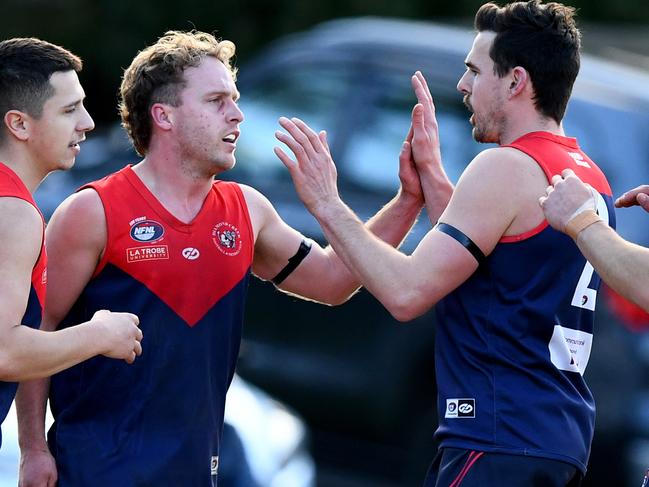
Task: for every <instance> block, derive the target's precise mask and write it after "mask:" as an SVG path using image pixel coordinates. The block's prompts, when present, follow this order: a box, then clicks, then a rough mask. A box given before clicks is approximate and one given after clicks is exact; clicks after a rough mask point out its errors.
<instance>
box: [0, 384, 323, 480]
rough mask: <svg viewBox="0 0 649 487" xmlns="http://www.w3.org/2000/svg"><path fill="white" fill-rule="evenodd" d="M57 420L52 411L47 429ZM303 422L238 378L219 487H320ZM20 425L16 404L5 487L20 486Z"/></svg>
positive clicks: (5, 436)
mask: <svg viewBox="0 0 649 487" xmlns="http://www.w3.org/2000/svg"><path fill="white" fill-rule="evenodd" d="M51 424H52V417H51V415H50V413H49V410H48V412H47V419H46V425H47V428H49V426H50V425H51ZM308 441H309V436H308V430H307V428H306V426H305V425H304V422H303V421H302V420H301V419H300V418H299V417H298V416H296V415H295V414H294V413H293V412H292V411H291V410H289V409H288V408H287V407H286V406H284V405H283V404H281V403H280V402H278V401H276V400H274V399H273V398H272V397H270V396H269V395H268V394H266V393H265V392H263V391H262V390H260V389H259V388H258V387H255V386H253V385H251V384H249V383H247V382H246V381H244V380H242V379H241V378H240V377H237V376H236V375H235V377H234V380H233V381H232V385H231V386H230V390H229V391H228V396H227V401H226V407H225V425H224V429H223V439H222V444H221V454H220V462H219V487H315V485H316V484H315V464H314V461H313V458H312V457H311V455H310V453H309V445H308ZM19 461H20V450H19V448H18V426H17V423H16V412H15V408H14V406H13V405H12V407H11V410H10V411H9V414H8V415H7V419H6V420H5V422H4V424H3V425H2V449H0V487H16V486H17V485H18V464H19Z"/></svg>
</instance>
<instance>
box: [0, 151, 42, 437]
mask: <svg viewBox="0 0 649 487" xmlns="http://www.w3.org/2000/svg"><path fill="white" fill-rule="evenodd" d="M2 197H11V198H19V199H21V200H25V201H27V202H28V203H29V204H31V205H32V206H33V207H34V208H36V210H37V211H38V213H39V214H40V215H41V219H43V215H42V214H41V212H40V210H39V209H38V206H36V203H35V202H34V199H33V198H32V195H31V193H30V192H29V190H28V189H27V187H26V186H25V184H24V183H23V182H22V181H21V179H20V178H19V177H18V175H17V174H16V173H15V172H13V171H12V170H11V169H10V168H8V167H7V166H5V165H4V164H2V163H0V198H2ZM42 221H43V231H42V235H43V238H42V239H41V252H40V254H39V256H38V259H37V260H36V264H35V265H34V268H33V269H32V279H31V283H32V284H31V288H30V290H29V299H28V301H27V309H26V310H25V314H24V315H23V319H22V324H23V325H27V326H30V327H32V328H38V327H39V326H40V325H41V317H42V314H43V305H44V304H45V288H46V284H47V254H46V253H45V220H42ZM0 245H1V243H0ZM17 388H18V384H17V383H16V382H2V381H0V423H1V422H2V421H4V418H5V417H6V416H7V411H9V408H10V407H11V402H12V401H13V400H14V396H15V395H16V389H17ZM1 443H2V435H1V434H0V444H1Z"/></svg>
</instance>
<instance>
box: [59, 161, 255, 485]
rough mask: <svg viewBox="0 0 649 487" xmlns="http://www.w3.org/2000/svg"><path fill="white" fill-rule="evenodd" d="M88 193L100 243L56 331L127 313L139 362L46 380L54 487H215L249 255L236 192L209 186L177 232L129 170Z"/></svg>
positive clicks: (89, 365) (83, 367)
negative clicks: (102, 226) (94, 203)
mask: <svg viewBox="0 0 649 487" xmlns="http://www.w3.org/2000/svg"><path fill="white" fill-rule="evenodd" d="M87 187H90V188H92V189H94V190H95V191H96V192H97V193H98V194H99V196H100V198H101V202H102V204H103V207H104V212H105V216H106V225H107V230H108V238H107V243H106V248H105V251H104V254H103V257H102V259H101V261H100V262H99V264H98V266H97V269H96V271H95V273H94V275H93V277H92V279H91V280H90V282H89V283H88V284H87V286H86V288H85V289H84V290H83V292H82V294H81V296H80V297H79V299H78V301H77V302H76V304H75V305H74V308H73V309H72V311H71V313H70V314H69V316H68V317H67V318H66V320H65V323H64V326H65V325H67V324H74V323H75V322H79V321H83V320H87V319H90V317H91V316H92V315H93V313H94V312H95V311H97V310H100V309H110V310H112V311H128V312H131V313H135V314H137V315H138V316H139V318H140V327H141V329H142V331H143V333H144V338H143V340H142V347H143V353H142V355H141V357H138V359H137V360H136V361H135V363H134V364H133V365H128V364H126V363H125V362H123V361H120V360H112V359H108V358H106V357H103V356H99V357H95V358H93V359H91V360H88V361H86V362H83V363H82V364H79V365H77V366H75V367H72V368H71V369H69V370H66V371H64V372H62V373H59V374H57V375H56V376H54V377H53V379H52V382H51V391H50V398H51V405H52V411H53V414H54V418H55V422H54V425H53V427H52V429H51V430H50V431H49V434H48V439H49V442H50V447H51V450H52V454H53V455H54V456H55V458H56V462H57V466H58V473H59V483H58V485H59V486H60V487H67V486H79V485H92V486H97V487H104V486H105V487H108V486H111V487H113V486H117V485H119V486H120V487H135V486H139V485H156V486H179V485H187V486H189V485H191V486H196V487H200V486H212V478H213V475H212V474H213V473H214V471H213V468H215V466H216V463H217V462H218V460H217V457H218V455H219V442H220V435H221V430H222V427H223V410H224V404H225V395H226V392H227V389H228V387H229V385H230V381H231V380H232V376H233V373H234V369H235V363H236V360H237V355H238V352H239V344H240V341H241V326H242V321H243V312H244V300H245V296H246V290H247V283H248V278H249V275H250V267H251V263H252V257H253V247H254V236H253V231H252V227H251V222H250V217H249V215H248V209H247V206H246V203H245V200H244V197H243V194H242V192H241V190H240V188H239V186H238V185H237V184H235V183H231V182H223V181H216V182H215V183H214V184H213V186H212V188H211V190H210V192H209V193H208V195H207V196H206V198H205V201H204V202H203V206H202V208H201V210H200V212H199V213H198V215H197V216H196V217H195V218H194V220H193V221H192V222H191V223H183V222H181V221H179V220H178V219H177V218H176V217H174V216H173V215H172V214H171V213H169V211H167V210H166V209H165V208H164V207H163V206H162V204H161V203H160V202H159V201H158V200H157V199H156V198H155V197H154V196H153V194H152V193H151V192H150V191H149V190H148V189H147V188H146V186H145V185H144V184H143V183H142V181H141V180H140V179H139V177H138V176H137V175H136V174H135V172H134V171H133V170H132V169H131V168H130V166H128V167H126V168H124V169H122V170H120V171H118V172H117V173H114V174H112V175H110V176H108V177H106V178H104V179H102V180H100V181H97V182H94V183H91V184H89V185H88V186H87ZM77 231H81V229H77ZM88 231H92V229H88Z"/></svg>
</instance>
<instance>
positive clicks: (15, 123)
mask: <svg viewBox="0 0 649 487" xmlns="http://www.w3.org/2000/svg"><path fill="white" fill-rule="evenodd" d="M4 123H5V126H6V127H7V130H8V131H9V133H10V134H12V135H13V136H14V137H16V138H17V139H18V140H27V139H28V138H29V128H30V123H29V115H27V114H26V113H24V112H21V111H20V110H9V111H8V112H7V113H5V116H4Z"/></svg>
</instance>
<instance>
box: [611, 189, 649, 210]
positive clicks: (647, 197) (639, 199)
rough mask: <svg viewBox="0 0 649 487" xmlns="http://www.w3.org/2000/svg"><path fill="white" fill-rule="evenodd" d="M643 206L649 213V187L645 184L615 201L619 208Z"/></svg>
mask: <svg viewBox="0 0 649 487" xmlns="http://www.w3.org/2000/svg"><path fill="white" fill-rule="evenodd" d="M635 205H638V206H641V207H642V208H643V209H644V210H645V211H647V212H649V185H648V184H643V185H642V186H638V187H637V188H633V189H632V190H630V191H627V192H626V193H624V194H623V195H622V196H620V197H619V198H618V199H616V200H615V206H616V207H618V208H628V207H629V206H635Z"/></svg>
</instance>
